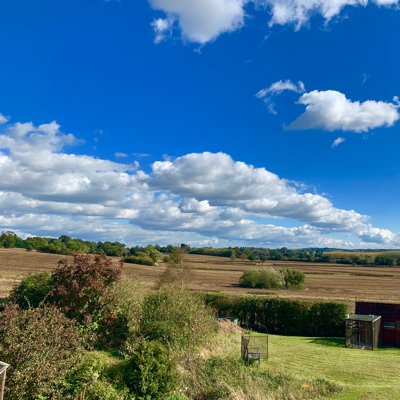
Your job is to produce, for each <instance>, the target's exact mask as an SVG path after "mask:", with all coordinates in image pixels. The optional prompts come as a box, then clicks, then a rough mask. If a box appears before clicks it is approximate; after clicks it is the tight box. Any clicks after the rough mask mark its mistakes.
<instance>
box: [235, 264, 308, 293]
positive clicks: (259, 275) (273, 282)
mask: <svg viewBox="0 0 400 400" xmlns="http://www.w3.org/2000/svg"><path fill="white" fill-rule="evenodd" d="M304 279H305V276H304V274H303V273H302V272H301V271H296V270H293V269H290V268H285V269H281V270H277V269H274V268H264V269H249V270H247V271H245V272H244V273H243V275H242V276H241V278H240V280H239V286H240V287H246V288H258V289H301V288H303V287H304Z"/></svg>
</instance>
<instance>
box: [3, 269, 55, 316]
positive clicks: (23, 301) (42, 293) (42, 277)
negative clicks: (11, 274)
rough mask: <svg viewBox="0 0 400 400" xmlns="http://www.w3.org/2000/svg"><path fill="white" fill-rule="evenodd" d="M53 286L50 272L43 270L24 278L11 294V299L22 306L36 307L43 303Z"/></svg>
mask: <svg viewBox="0 0 400 400" xmlns="http://www.w3.org/2000/svg"><path fill="white" fill-rule="evenodd" d="M52 288H53V279H52V277H51V275H50V274H49V273H48V272H41V273H38V274H33V275H30V276H27V277H26V278H23V279H22V280H21V282H19V283H18V284H17V285H16V286H14V288H13V290H12V291H11V294H10V300H11V301H13V302H14V303H16V304H18V305H19V306H20V307H21V308H24V309H27V308H30V307H33V308H36V307H39V305H40V304H41V303H43V302H44V301H45V300H46V298H47V295H48V294H49V292H50V291H51V290H52Z"/></svg>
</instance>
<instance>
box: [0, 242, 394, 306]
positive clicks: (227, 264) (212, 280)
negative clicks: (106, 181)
mask: <svg viewBox="0 0 400 400" xmlns="http://www.w3.org/2000/svg"><path fill="white" fill-rule="evenodd" d="M61 258H65V257H64V256H60V255H55V254H42V253H36V252H27V251H25V250H20V249H11V250H8V249H0V297H4V296H6V295H7V294H8V292H9V291H10V290H11V288H12V287H13V285H15V284H16V283H17V282H18V281H19V280H20V279H21V278H23V277H24V276H26V275H29V274H31V273H35V272H40V271H51V270H52V269H54V268H55V267H56V266H57V261H58V260H60V259H61ZM115 262H118V259H115ZM185 262H186V263H189V264H190V265H191V266H192V267H193V271H192V275H191V279H190V282H189V288H190V289H193V290H203V291H219V292H225V293H230V294H258V295H276V296H284V297H297V298H305V299H307V298H312V299H315V298H320V299H335V300H342V301H346V302H348V303H353V302H354V300H379V301H388V302H400V267H394V268H382V267H367V266H365V267H363V266H361V267H360V266H349V265H338V264H316V263H297V262H276V263H273V262H268V263H266V264H264V267H265V266H274V267H278V268H279V267H290V268H295V269H299V270H301V271H303V272H304V273H305V275H306V287H307V288H306V289H305V290H301V291H283V290H260V289H244V288H239V287H238V281H239V278H240V276H241V275H242V273H243V271H245V270H246V269H248V268H260V267H262V266H260V265H257V264H255V263H251V262H242V261H237V262H232V261H231V260H230V259H228V258H222V257H211V256H198V255H188V256H186V260H185ZM164 270H165V266H164V265H163V264H162V263H161V264H160V266H158V267H147V266H140V265H133V264H124V273H125V275H127V276H134V275H137V276H139V277H140V279H141V280H142V281H143V282H144V283H145V284H146V286H148V287H154V286H155V285H156V284H157V282H158V280H159V278H160V276H161V274H162V273H163V271H164Z"/></svg>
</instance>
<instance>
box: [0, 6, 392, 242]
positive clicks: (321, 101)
mask: <svg viewBox="0 0 400 400" xmlns="http://www.w3.org/2000/svg"><path fill="white" fill-rule="evenodd" d="M367 3H368V4H367ZM399 5H400V2H399V1H398V0H373V1H369V2H366V1H361V0H360V1H352V0H340V1H339V0H326V1H322V0H315V1H313V2H309V1H304V0H254V1H253V0H249V1H244V0H204V1H202V2H199V1H198V0H185V1H184V0H150V1H146V0H140V1H139V0H120V1H104V0H85V1H83V0H79V1H78V0H68V1H67V0H60V1H57V2H54V1H52V0H47V1H45V0H35V1H32V0H29V1H28V0H18V1H15V0H2V1H1V4H0V35H1V37H2V61H1V63H0V88H1V91H0V113H1V114H0V115H1V116H0V123H1V122H2V123H1V125H0V171H1V175H2V177H3V182H2V183H0V210H1V211H2V212H1V216H0V229H2V230H6V229H10V230H14V231H16V232H18V233H20V234H22V235H29V234H41V235H49V236H58V235H60V234H63V233H69V234H71V235H73V236H79V237H82V238H86V239H93V240H122V241H124V242H126V243H128V244H136V243H138V244H144V243H149V242H152V243H156V242H158V243H170V242H172V243H180V242H189V243H191V244H193V245H208V244H210V245H215V246H223V245H235V244H245V245H259V246H269V247H277V246H287V247H303V246H332V247H349V248H358V247H368V248H370V247H379V248H381V247H388V248H389V247H400V236H399V231H400V223H399V220H398V218H396V217H397V216H398V215H399V211H400V210H399V205H398V204H399V203H398V200H397V199H398V197H399V194H400V193H399V192H400V186H399V184H398V182H399V175H400V161H399V157H398V150H399V144H400V137H399V126H400V123H399V122H398V119H400V115H399V107H398V100H397V99H396V98H395V96H396V95H399V96H400V81H399V79H398V64H399V61H400V55H399V54H400V51H399V50H400V49H399V40H398V39H399V35H398V34H397V32H398V27H399V26H400V10H399ZM52 121H56V123H57V124H56V123H53V124H51V122H52ZM29 123H30V124H29ZM68 134H70V135H68Z"/></svg>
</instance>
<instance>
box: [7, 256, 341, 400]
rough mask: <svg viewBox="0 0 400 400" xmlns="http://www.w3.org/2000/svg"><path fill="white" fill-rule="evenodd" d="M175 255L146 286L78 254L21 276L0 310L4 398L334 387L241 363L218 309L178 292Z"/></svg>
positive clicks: (263, 394)
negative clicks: (155, 283) (155, 285)
mask: <svg viewBox="0 0 400 400" xmlns="http://www.w3.org/2000/svg"><path fill="white" fill-rule="evenodd" d="M176 262H179V263H180V259H179V253H178V256H176V254H175V256H173V257H170V259H169V269H167V271H166V274H165V276H163V279H162V281H161V282H160V285H159V289H158V290H156V291H152V292H148V291H147V290H145V289H143V287H142V286H141V285H140V283H139V282H138V281H137V280H122V279H121V272H122V266H121V265H115V264H113V263H112V262H111V260H109V259H107V258H104V257H101V256H96V257H94V258H92V257H90V256H86V255H76V256H75V257H74V258H73V260H62V261H60V262H59V265H58V267H57V268H56V269H55V270H54V271H53V272H52V273H51V274H49V273H41V274H36V275H32V276H29V277H27V278H25V279H23V280H22V281H21V282H20V283H19V284H18V285H17V286H15V287H14V289H13V291H12V292H11V295H10V296H9V298H8V299H6V301H5V304H3V306H2V309H1V311H0V354H1V358H2V361H5V362H7V363H9V364H10V365H11V367H10V369H9V371H8V377H7V386H6V398H7V399H9V400H22V399H24V400H34V399H35V400H44V399H54V400H57V399H60V400H61V399H64V400H68V399H71V400H72V399H78V400H100V399H101V400H158V399H159V400H185V399H193V400H202V399H203V400H206V399H208V400H212V399H239V400H240V399H243V400H245V399H254V400H256V399H271V400H288V399H293V400H294V399H296V400H297V399H298V400H301V399H304V400H305V399H313V398H320V397H321V396H324V395H328V394H331V393H335V392H337V391H338V390H339V387H338V386H337V385H336V384H332V383H330V382H328V381H326V380H319V379H314V378H310V377H308V376H303V377H295V376H292V375H291V374H288V373H281V372H276V373H275V372H272V371H270V370H269V369H268V368H266V367H265V366H264V367H261V368H250V367H247V366H245V365H244V364H243V363H242V361H241V360H240V358H239V349H240V344H239V343H240V342H239V341H240V333H239V334H237V333H236V334H235V335H234V337H230V335H231V334H229V333H222V332H220V331H219V330H218V325H217V322H216V313H215V311H214V310H213V309H212V308H210V307H208V306H206V305H205V302H204V299H203V297H202V296H201V295H199V294H193V293H190V292H188V291H187V290H185V282H186V279H187V278H188V275H187V271H185V268H184V267H183V264H179V267H177V265H175V264H174V263H176ZM168 271H169V273H168ZM288 323H290V321H288ZM232 335H233V334H232Z"/></svg>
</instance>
